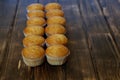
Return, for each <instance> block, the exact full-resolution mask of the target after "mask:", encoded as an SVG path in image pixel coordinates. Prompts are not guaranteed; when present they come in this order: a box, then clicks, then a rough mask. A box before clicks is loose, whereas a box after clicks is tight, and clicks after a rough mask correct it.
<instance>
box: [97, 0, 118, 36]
mask: <svg viewBox="0 0 120 80" xmlns="http://www.w3.org/2000/svg"><path fill="white" fill-rule="evenodd" d="M98 2H99V4H100V6H101V9H102V11H103V13H104V16H105V17H106V19H107V21H108V23H109V26H110V28H111V30H112V32H113V33H115V34H120V27H119V26H120V14H119V13H120V2H119V1H118V0H98Z"/></svg>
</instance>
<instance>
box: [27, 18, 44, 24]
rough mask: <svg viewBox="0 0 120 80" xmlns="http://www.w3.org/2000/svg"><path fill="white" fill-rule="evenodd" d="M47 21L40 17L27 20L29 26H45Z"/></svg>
mask: <svg viewBox="0 0 120 80" xmlns="http://www.w3.org/2000/svg"><path fill="white" fill-rule="evenodd" d="M45 23H46V22H45V19H44V18H40V17H32V18H30V19H28V20H27V26H44V25H45Z"/></svg>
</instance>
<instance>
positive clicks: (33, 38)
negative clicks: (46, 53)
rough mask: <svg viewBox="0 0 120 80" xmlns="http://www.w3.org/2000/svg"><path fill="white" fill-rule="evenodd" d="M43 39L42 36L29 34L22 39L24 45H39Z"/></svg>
mask: <svg viewBox="0 0 120 80" xmlns="http://www.w3.org/2000/svg"><path fill="white" fill-rule="evenodd" d="M44 41H45V39H44V38H43V37H42V36H37V35H30V36H27V37H25V38H24V39H23V45H24V46H25V47H28V46H34V45H38V46H41V45H42V44H43V43H44Z"/></svg>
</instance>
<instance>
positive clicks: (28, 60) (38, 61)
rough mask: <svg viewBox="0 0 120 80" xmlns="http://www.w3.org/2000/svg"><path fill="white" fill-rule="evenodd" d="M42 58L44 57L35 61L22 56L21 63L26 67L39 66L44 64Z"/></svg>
mask: <svg viewBox="0 0 120 80" xmlns="http://www.w3.org/2000/svg"><path fill="white" fill-rule="evenodd" d="M44 57H45V56H42V57H41V58H37V59H29V58H25V57H24V56H23V61H24V63H25V64H26V65H27V66H30V67H35V66H39V65H41V64H42V63H43V62H44Z"/></svg>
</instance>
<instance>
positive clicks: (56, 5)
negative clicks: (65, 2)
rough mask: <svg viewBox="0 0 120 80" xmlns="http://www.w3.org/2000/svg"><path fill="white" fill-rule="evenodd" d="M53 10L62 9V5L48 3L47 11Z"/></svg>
mask: <svg viewBox="0 0 120 80" xmlns="http://www.w3.org/2000/svg"><path fill="white" fill-rule="evenodd" d="M51 9H61V5H60V4H58V3H48V4H46V6H45V10H46V11H48V10H51Z"/></svg>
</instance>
